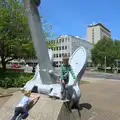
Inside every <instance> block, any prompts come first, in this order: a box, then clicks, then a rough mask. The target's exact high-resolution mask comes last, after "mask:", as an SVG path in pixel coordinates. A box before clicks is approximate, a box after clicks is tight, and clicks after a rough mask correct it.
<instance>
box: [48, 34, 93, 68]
mask: <svg viewBox="0 0 120 120" xmlns="http://www.w3.org/2000/svg"><path fill="white" fill-rule="evenodd" d="M47 42H48V43H51V44H52V43H53V44H56V45H57V47H55V48H52V50H53V54H54V62H55V64H56V65H57V66H58V67H59V65H60V64H61V62H62V56H63V55H64V54H66V55H68V56H71V55H72V53H73V52H74V51H75V50H76V49H77V48H78V47H80V46H83V47H84V48H85V49H86V51H87V52H88V62H91V52H90V51H91V48H92V47H93V45H92V44H91V43H89V42H88V41H86V40H82V39H81V38H80V37H78V36H70V35H61V36H60V37H58V38H57V39H56V40H49V41H47Z"/></svg>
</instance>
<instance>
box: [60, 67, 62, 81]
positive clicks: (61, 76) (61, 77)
mask: <svg viewBox="0 0 120 120" xmlns="http://www.w3.org/2000/svg"><path fill="white" fill-rule="evenodd" d="M62 80H63V70H62V65H60V81H62Z"/></svg>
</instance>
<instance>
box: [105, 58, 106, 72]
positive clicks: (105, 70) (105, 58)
mask: <svg viewBox="0 0 120 120" xmlns="http://www.w3.org/2000/svg"><path fill="white" fill-rule="evenodd" d="M105 73H106V56H105Z"/></svg>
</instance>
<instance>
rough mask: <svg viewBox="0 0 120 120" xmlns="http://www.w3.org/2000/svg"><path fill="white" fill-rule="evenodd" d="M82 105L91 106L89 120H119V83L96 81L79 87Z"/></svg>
mask: <svg viewBox="0 0 120 120" xmlns="http://www.w3.org/2000/svg"><path fill="white" fill-rule="evenodd" d="M81 91H82V99H81V102H82V103H88V104H91V106H92V108H91V109H92V111H93V113H95V115H94V116H93V117H92V118H91V119H90V120H120V82H118V81H106V80H98V81H96V82H92V83H89V84H83V85H81Z"/></svg>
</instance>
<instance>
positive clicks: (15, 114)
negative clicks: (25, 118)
mask: <svg viewBox="0 0 120 120" xmlns="http://www.w3.org/2000/svg"><path fill="white" fill-rule="evenodd" d="M19 114H20V108H19V107H18V108H17V107H16V108H15V112H14V116H13V117H12V118H11V120H16V118H17V116H18V115H19Z"/></svg>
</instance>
